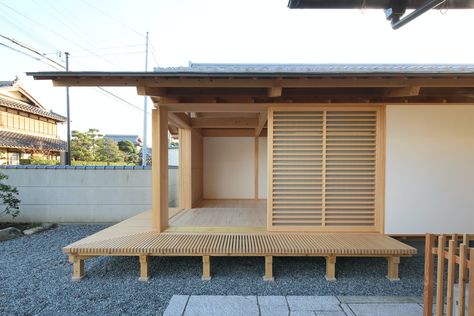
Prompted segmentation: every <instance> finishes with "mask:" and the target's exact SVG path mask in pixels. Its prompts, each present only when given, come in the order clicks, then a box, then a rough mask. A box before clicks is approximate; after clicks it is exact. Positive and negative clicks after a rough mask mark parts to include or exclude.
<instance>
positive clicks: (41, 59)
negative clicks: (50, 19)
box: [0, 34, 150, 114]
mask: <svg viewBox="0 0 474 316" xmlns="http://www.w3.org/2000/svg"><path fill="white" fill-rule="evenodd" d="M0 37H3V38H7V39H10V38H8V37H7V36H4V35H1V34H0ZM13 43H14V44H16V45H19V46H20V47H23V48H25V47H27V49H28V51H32V52H34V53H35V54H36V55H39V57H36V56H33V55H31V53H27V52H23V51H21V50H19V49H17V48H14V47H11V46H9V45H6V44H4V43H0V46H3V47H6V48H8V49H11V50H13V51H15V52H17V53H20V54H23V55H25V56H27V57H30V58H33V59H35V60H37V61H39V62H42V63H43V64H45V65H48V66H50V67H52V68H54V69H56V70H64V69H66V67H65V66H63V65H62V64H60V63H58V62H56V61H54V60H52V59H50V58H48V57H46V56H44V55H43V54H41V53H40V52H38V51H37V50H35V49H34V48H31V47H29V46H27V45H26V44H23V45H20V44H19V43H17V42H16V41H13ZM45 59H46V60H47V61H50V62H53V63H54V65H51V64H49V63H47V62H46V61H45ZM95 88H96V89H98V90H99V92H101V93H102V94H104V95H106V96H108V97H113V98H115V99H117V100H119V101H121V102H122V103H123V104H126V105H128V106H129V107H131V108H133V109H134V110H138V111H141V112H143V111H144V110H143V109H142V108H140V107H138V106H136V105H135V104H133V103H131V102H129V101H127V100H125V99H124V98H122V97H120V96H118V95H116V94H115V93H113V92H110V91H108V90H107V89H104V88H102V87H95ZM147 114H150V113H147Z"/></svg>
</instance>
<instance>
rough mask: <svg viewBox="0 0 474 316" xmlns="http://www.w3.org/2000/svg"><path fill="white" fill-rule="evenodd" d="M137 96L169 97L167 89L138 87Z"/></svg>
mask: <svg viewBox="0 0 474 316" xmlns="http://www.w3.org/2000/svg"><path fill="white" fill-rule="evenodd" d="M137 94H138V95H144V96H146V95H147V96H153V97H166V96H167V95H168V93H167V91H166V88H160V87H146V86H137Z"/></svg>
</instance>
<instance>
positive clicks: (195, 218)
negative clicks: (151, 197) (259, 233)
mask: <svg viewBox="0 0 474 316" xmlns="http://www.w3.org/2000/svg"><path fill="white" fill-rule="evenodd" d="M266 206H267V204H266V200H202V201H200V202H199V203H197V205H196V207H194V208H191V209H188V210H183V211H181V212H179V213H178V214H177V215H175V216H173V217H172V218H170V220H169V227H170V229H171V230H173V228H176V227H186V228H190V227H206V228H210V227H216V228H218V227H251V228H258V229H265V227H266V223H267V208H266Z"/></svg>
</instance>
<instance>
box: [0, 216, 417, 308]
mask: <svg viewBox="0 0 474 316" xmlns="http://www.w3.org/2000/svg"><path fill="white" fill-rule="evenodd" d="M105 227H106V226H103V225H87V226H86V225H61V226H59V227H57V228H55V229H52V230H49V231H46V232H43V233H40V234H36V235H32V236H25V237H21V238H18V239H14V240H9V241H4V242H0V314H1V315H52V314H61V315H71V314H75V315H86V314H88V315H97V314H107V315H118V314H142V315H161V314H162V313H163V311H164V309H165V308H166V306H167V304H168V301H169V299H170V298H171V296H172V295H174V294H185V295H198V294H202V295H204V294H205V295H401V296H421V295H422V292H423V257H422V256H423V242H421V241H418V242H410V244H411V245H413V246H415V247H417V248H418V251H419V254H418V255H417V256H415V257H412V258H406V259H405V258H402V260H401V264H400V276H401V281H400V282H390V281H388V280H387V279H386V278H385V274H386V262H385V260H384V259H373V258H367V259H364V258H338V262H337V265H336V269H337V270H336V273H337V278H338V279H337V281H336V282H331V283H330V282H327V281H326V280H325V279H324V260H323V259H322V258H304V257H301V258H274V274H275V281H274V282H264V281H263V280H262V276H263V268H264V264H263V258H254V257H243V258H229V257H222V258H212V262H211V272H212V274H213V279H212V280H211V281H210V282H203V281H201V258H199V257H163V258H158V257H153V258H151V273H152V278H151V279H150V281H149V282H145V283H143V282H139V281H138V274H139V264H138V259H137V258H136V257H101V258H94V259H91V260H87V261H86V277H85V278H84V279H83V280H82V281H80V282H74V283H73V282H71V280H70V279H71V265H70V264H69V263H68V261H67V257H66V256H65V255H64V254H63V253H62V250H61V248H62V247H63V246H65V245H68V244H70V243H72V242H74V241H76V240H78V239H80V238H83V237H85V236H87V235H90V234H92V233H94V232H96V231H98V230H101V229H103V228H105Z"/></svg>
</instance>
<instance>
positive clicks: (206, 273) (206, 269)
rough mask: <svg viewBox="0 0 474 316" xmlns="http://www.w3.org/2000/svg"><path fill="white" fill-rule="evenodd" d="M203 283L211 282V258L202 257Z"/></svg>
mask: <svg viewBox="0 0 474 316" xmlns="http://www.w3.org/2000/svg"><path fill="white" fill-rule="evenodd" d="M201 279H202V280H203V281H209V280H211V257H210V256H202V277H201Z"/></svg>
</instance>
